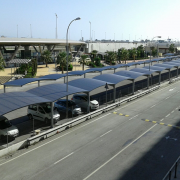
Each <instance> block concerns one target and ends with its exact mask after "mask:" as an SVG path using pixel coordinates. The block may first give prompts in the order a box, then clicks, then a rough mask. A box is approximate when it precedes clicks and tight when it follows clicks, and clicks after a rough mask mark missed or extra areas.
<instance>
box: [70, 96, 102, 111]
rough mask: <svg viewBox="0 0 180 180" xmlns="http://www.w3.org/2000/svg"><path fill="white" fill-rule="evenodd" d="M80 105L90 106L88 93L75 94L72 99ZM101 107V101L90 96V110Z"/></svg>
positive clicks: (83, 106)
mask: <svg viewBox="0 0 180 180" xmlns="http://www.w3.org/2000/svg"><path fill="white" fill-rule="evenodd" d="M71 100H72V101H74V102H75V103H76V104H78V106H80V107H82V108H87V107H88V96H87V95H86V94H74V95H73V97H72V99H71ZM98 108H99V103H98V101H96V100H93V99H92V98H91V97H90V110H96V109H98Z"/></svg>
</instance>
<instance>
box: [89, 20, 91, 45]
mask: <svg viewBox="0 0 180 180" xmlns="http://www.w3.org/2000/svg"><path fill="white" fill-rule="evenodd" d="M89 23H90V42H91V22H90V21H89Z"/></svg>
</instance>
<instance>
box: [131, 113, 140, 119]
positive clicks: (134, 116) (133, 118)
mask: <svg viewBox="0 0 180 180" xmlns="http://www.w3.org/2000/svg"><path fill="white" fill-rule="evenodd" d="M137 116H139V114H137V115H135V116H133V117H132V118H130V119H129V120H132V119H134V118H135V117H137Z"/></svg>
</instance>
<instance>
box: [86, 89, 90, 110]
mask: <svg viewBox="0 0 180 180" xmlns="http://www.w3.org/2000/svg"><path fill="white" fill-rule="evenodd" d="M87 96H88V106H87V113H89V112H90V92H88V93H87Z"/></svg>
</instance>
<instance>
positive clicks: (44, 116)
mask: <svg viewBox="0 0 180 180" xmlns="http://www.w3.org/2000/svg"><path fill="white" fill-rule="evenodd" d="M27 115H28V117H29V119H30V120H32V119H33V118H34V119H36V120H39V121H44V122H45V123H46V124H48V123H50V122H51V105H50V103H41V104H33V105H29V106H28V110H27ZM59 119H60V114H59V113H58V112H57V111H55V110H54V112H53V120H54V123H57V121H58V120H59Z"/></svg>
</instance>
